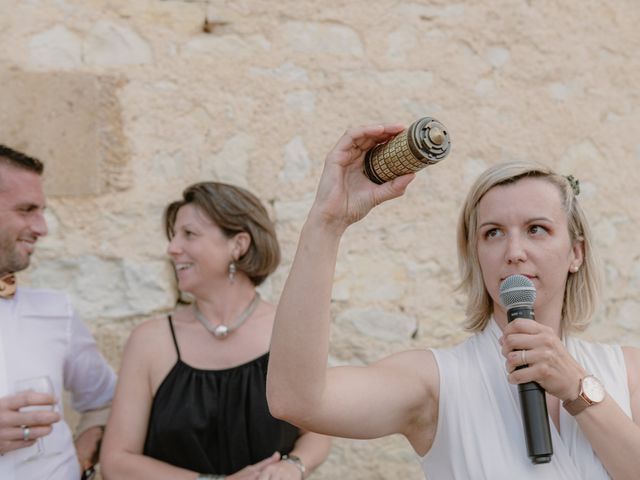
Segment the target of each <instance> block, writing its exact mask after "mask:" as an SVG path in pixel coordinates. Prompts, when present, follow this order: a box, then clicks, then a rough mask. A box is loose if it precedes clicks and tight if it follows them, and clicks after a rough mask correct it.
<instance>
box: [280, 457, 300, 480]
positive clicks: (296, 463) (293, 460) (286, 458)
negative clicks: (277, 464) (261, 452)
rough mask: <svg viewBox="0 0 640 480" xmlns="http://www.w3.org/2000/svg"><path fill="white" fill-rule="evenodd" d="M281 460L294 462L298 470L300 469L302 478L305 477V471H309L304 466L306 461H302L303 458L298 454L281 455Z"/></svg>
mask: <svg viewBox="0 0 640 480" xmlns="http://www.w3.org/2000/svg"><path fill="white" fill-rule="evenodd" d="M280 460H281V461H282V462H289V463H293V464H294V465H295V466H296V467H297V468H298V470H300V478H301V479H303V478H304V473H305V472H306V471H307V468H306V467H305V466H304V463H302V460H301V459H300V457H298V456H296V455H286V454H285V455H282V457H280Z"/></svg>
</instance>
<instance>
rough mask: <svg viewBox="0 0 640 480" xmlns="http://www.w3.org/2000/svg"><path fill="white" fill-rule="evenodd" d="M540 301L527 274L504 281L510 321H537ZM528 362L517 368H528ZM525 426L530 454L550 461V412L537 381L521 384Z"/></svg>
mask: <svg viewBox="0 0 640 480" xmlns="http://www.w3.org/2000/svg"><path fill="white" fill-rule="evenodd" d="M535 300H536V287H535V286H534V285H533V282H532V281H531V280H529V279H528V278H527V277H525V276H524V275H511V276H510V277H507V278H505V279H504V281H503V282H502V283H501V284H500V301H501V302H502V305H504V307H505V308H506V309H507V321H508V322H511V321H513V320H515V319H516V318H529V319H531V320H535V315H534V314H533V303H534V302H535ZM525 367H526V365H521V366H519V367H516V369H521V368H525ZM518 392H519V393H520V408H521V411H522V425H523V427H524V435H525V440H526V443H527V453H528V454H529V458H530V459H531V461H532V462H533V463H536V464H537V463H549V462H550V461H551V455H553V444H552V443H551V431H550V430H549V414H548V413H547V402H546V399H545V392H544V389H543V388H542V387H541V386H540V385H538V384H537V383H536V382H528V383H521V384H519V385H518Z"/></svg>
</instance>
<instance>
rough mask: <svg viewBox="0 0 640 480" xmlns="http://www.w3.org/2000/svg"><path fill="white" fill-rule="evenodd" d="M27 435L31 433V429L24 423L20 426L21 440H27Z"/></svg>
mask: <svg viewBox="0 0 640 480" xmlns="http://www.w3.org/2000/svg"><path fill="white" fill-rule="evenodd" d="M29 435H31V429H30V428H29V427H27V426H26V425H23V426H22V440H24V441H25V442H28V441H29Z"/></svg>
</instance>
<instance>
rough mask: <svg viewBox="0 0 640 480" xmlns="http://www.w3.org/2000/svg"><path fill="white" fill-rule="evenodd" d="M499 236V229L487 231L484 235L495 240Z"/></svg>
mask: <svg viewBox="0 0 640 480" xmlns="http://www.w3.org/2000/svg"><path fill="white" fill-rule="evenodd" d="M499 235H500V230H498V229H497V228H492V229H490V230H487V231H486V232H485V234H484V236H485V238H495V237H497V236H499Z"/></svg>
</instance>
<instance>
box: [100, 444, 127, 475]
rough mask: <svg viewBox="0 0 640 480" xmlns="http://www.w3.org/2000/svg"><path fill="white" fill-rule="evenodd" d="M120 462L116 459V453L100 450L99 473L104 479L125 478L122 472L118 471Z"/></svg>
mask: <svg viewBox="0 0 640 480" xmlns="http://www.w3.org/2000/svg"><path fill="white" fill-rule="evenodd" d="M121 464H122V462H119V461H118V454H117V453H116V452H112V451H105V450H102V453H101V454H100V473H101V474H102V478H103V479H104V480H117V479H119V478H125V476H123V472H122V471H120V468H119V467H118V465H121Z"/></svg>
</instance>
